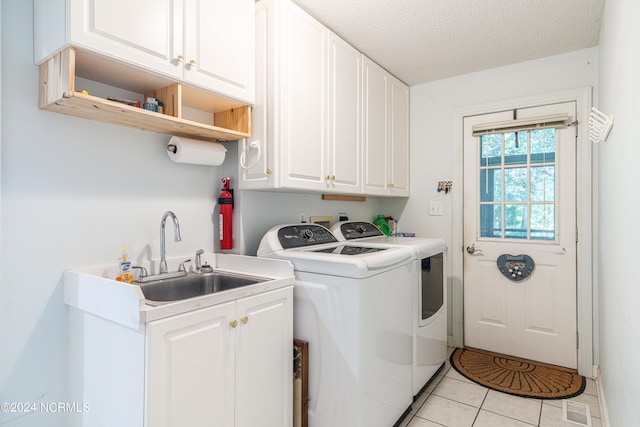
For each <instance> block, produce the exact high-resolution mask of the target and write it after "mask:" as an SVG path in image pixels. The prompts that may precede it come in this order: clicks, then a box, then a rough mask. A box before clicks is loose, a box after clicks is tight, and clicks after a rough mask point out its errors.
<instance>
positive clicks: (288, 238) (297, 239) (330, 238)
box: [278, 224, 338, 249]
mask: <svg viewBox="0 0 640 427" xmlns="http://www.w3.org/2000/svg"><path fill="white" fill-rule="evenodd" d="M278 240H279V241H280V245H282V248H283V249H292V248H300V247H302V246H312V245H321V244H323V243H334V242H337V241H338V239H336V238H335V236H334V235H333V234H331V231H329V230H328V229H326V228H325V227H323V226H321V225H316V224H297V225H288V226H285V227H282V228H281V229H279V230H278Z"/></svg>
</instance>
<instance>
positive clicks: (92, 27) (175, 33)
mask: <svg viewBox="0 0 640 427" xmlns="http://www.w3.org/2000/svg"><path fill="white" fill-rule="evenodd" d="M34 18H35V62H36V63H37V64H40V63H42V62H43V61H44V60H46V59H48V58H49V57H51V56H52V55H54V54H56V53H57V52H58V51H60V50H61V49H63V48H65V47H68V46H74V47H77V48H79V49H84V50H87V51H89V52H93V53H97V54H99V55H102V56H105V57H108V58H111V59H115V60H117V61H121V62H124V63H127V64H129V65H132V66H134V67H138V68H141V69H144V70H147V71H150V72H152V73H155V74H159V75H163V76H167V77H170V78H174V79H176V80H180V81H185V82H189V83H192V84H193V85H196V86H199V87H202V88H204V89H207V90H211V91H214V92H216V93H219V94H221V95H224V96H228V97H231V98H234V99H237V100H240V101H244V102H247V103H253V101H254V64H253V58H254V57H253V51H254V37H253V34H254V32H253V31H254V1H253V0H207V1H204V0H136V1H134V2H132V1H127V0H35V1H34Z"/></svg>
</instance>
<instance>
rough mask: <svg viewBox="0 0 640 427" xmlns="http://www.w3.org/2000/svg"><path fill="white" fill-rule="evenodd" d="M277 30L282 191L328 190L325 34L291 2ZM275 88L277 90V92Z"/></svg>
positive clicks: (284, 4) (285, 6)
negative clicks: (278, 37) (288, 188)
mask: <svg viewBox="0 0 640 427" xmlns="http://www.w3.org/2000/svg"><path fill="white" fill-rule="evenodd" d="M279 5H282V7H283V8H286V11H284V13H283V15H282V22H281V25H280V26H279V27H280V28H279V30H280V31H281V32H280V35H281V43H280V45H279V46H278V49H279V55H280V58H281V62H280V64H279V65H280V74H279V75H277V76H275V78H277V79H278V81H279V86H280V91H279V93H278V94H277V95H276V96H277V98H276V99H277V100H276V102H279V109H277V110H276V112H275V114H276V120H277V124H276V129H275V138H276V141H277V143H278V144H280V149H279V151H280V162H279V169H280V170H279V171H276V173H279V174H280V177H281V185H282V186H283V187H290V188H297V189H308V190H324V189H325V187H326V184H325V176H326V171H327V167H326V158H327V154H326V105H327V100H326V93H327V90H326V87H327V86H326V84H327V83H326V81H327V78H326V70H327V67H326V57H327V55H326V49H327V29H326V28H325V27H324V26H323V25H322V24H320V23H319V22H318V21H316V20H315V19H313V18H312V17H311V16H309V15H308V14H307V13H306V12H304V11H303V10H302V9H300V8H299V7H298V6H296V5H294V4H293V3H290V2H280V3H279ZM276 87H277V86H276Z"/></svg>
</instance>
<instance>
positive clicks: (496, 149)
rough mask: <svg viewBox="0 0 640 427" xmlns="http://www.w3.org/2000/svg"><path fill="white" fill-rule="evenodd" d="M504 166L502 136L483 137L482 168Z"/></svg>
mask: <svg viewBox="0 0 640 427" xmlns="http://www.w3.org/2000/svg"><path fill="white" fill-rule="evenodd" d="M500 164H502V134H501V133H495V134H492V135H483V136H482V138H481V139H480V166H492V165H500Z"/></svg>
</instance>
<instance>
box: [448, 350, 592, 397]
mask: <svg viewBox="0 0 640 427" xmlns="http://www.w3.org/2000/svg"><path fill="white" fill-rule="evenodd" d="M451 366H453V367H454V368H455V370H456V371H458V372H459V373H460V374H461V375H463V376H464V377H466V378H468V379H470V380H471V381H473V382H475V383H477V384H480V385H482V386H485V387H488V388H490V389H492V390H497V391H501V392H503V393H508V394H513V395H515V396H521V397H531V398H534V399H567V398H570V397H574V396H577V395H579V394H581V393H582V392H583V391H584V388H585V386H586V379H585V378H584V377H583V376H582V375H578V373H577V372H576V370H574V369H569V368H563V367H561V366H554V365H549V364H546V363H540V362H534V361H531V360H527V359H522V358H519V357H514V356H506V355H503V354H498V353H492V352H490V351H485V350H479V349H475V348H470V347H465V348H457V349H456V350H455V351H454V352H453V353H452V354H451Z"/></svg>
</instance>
